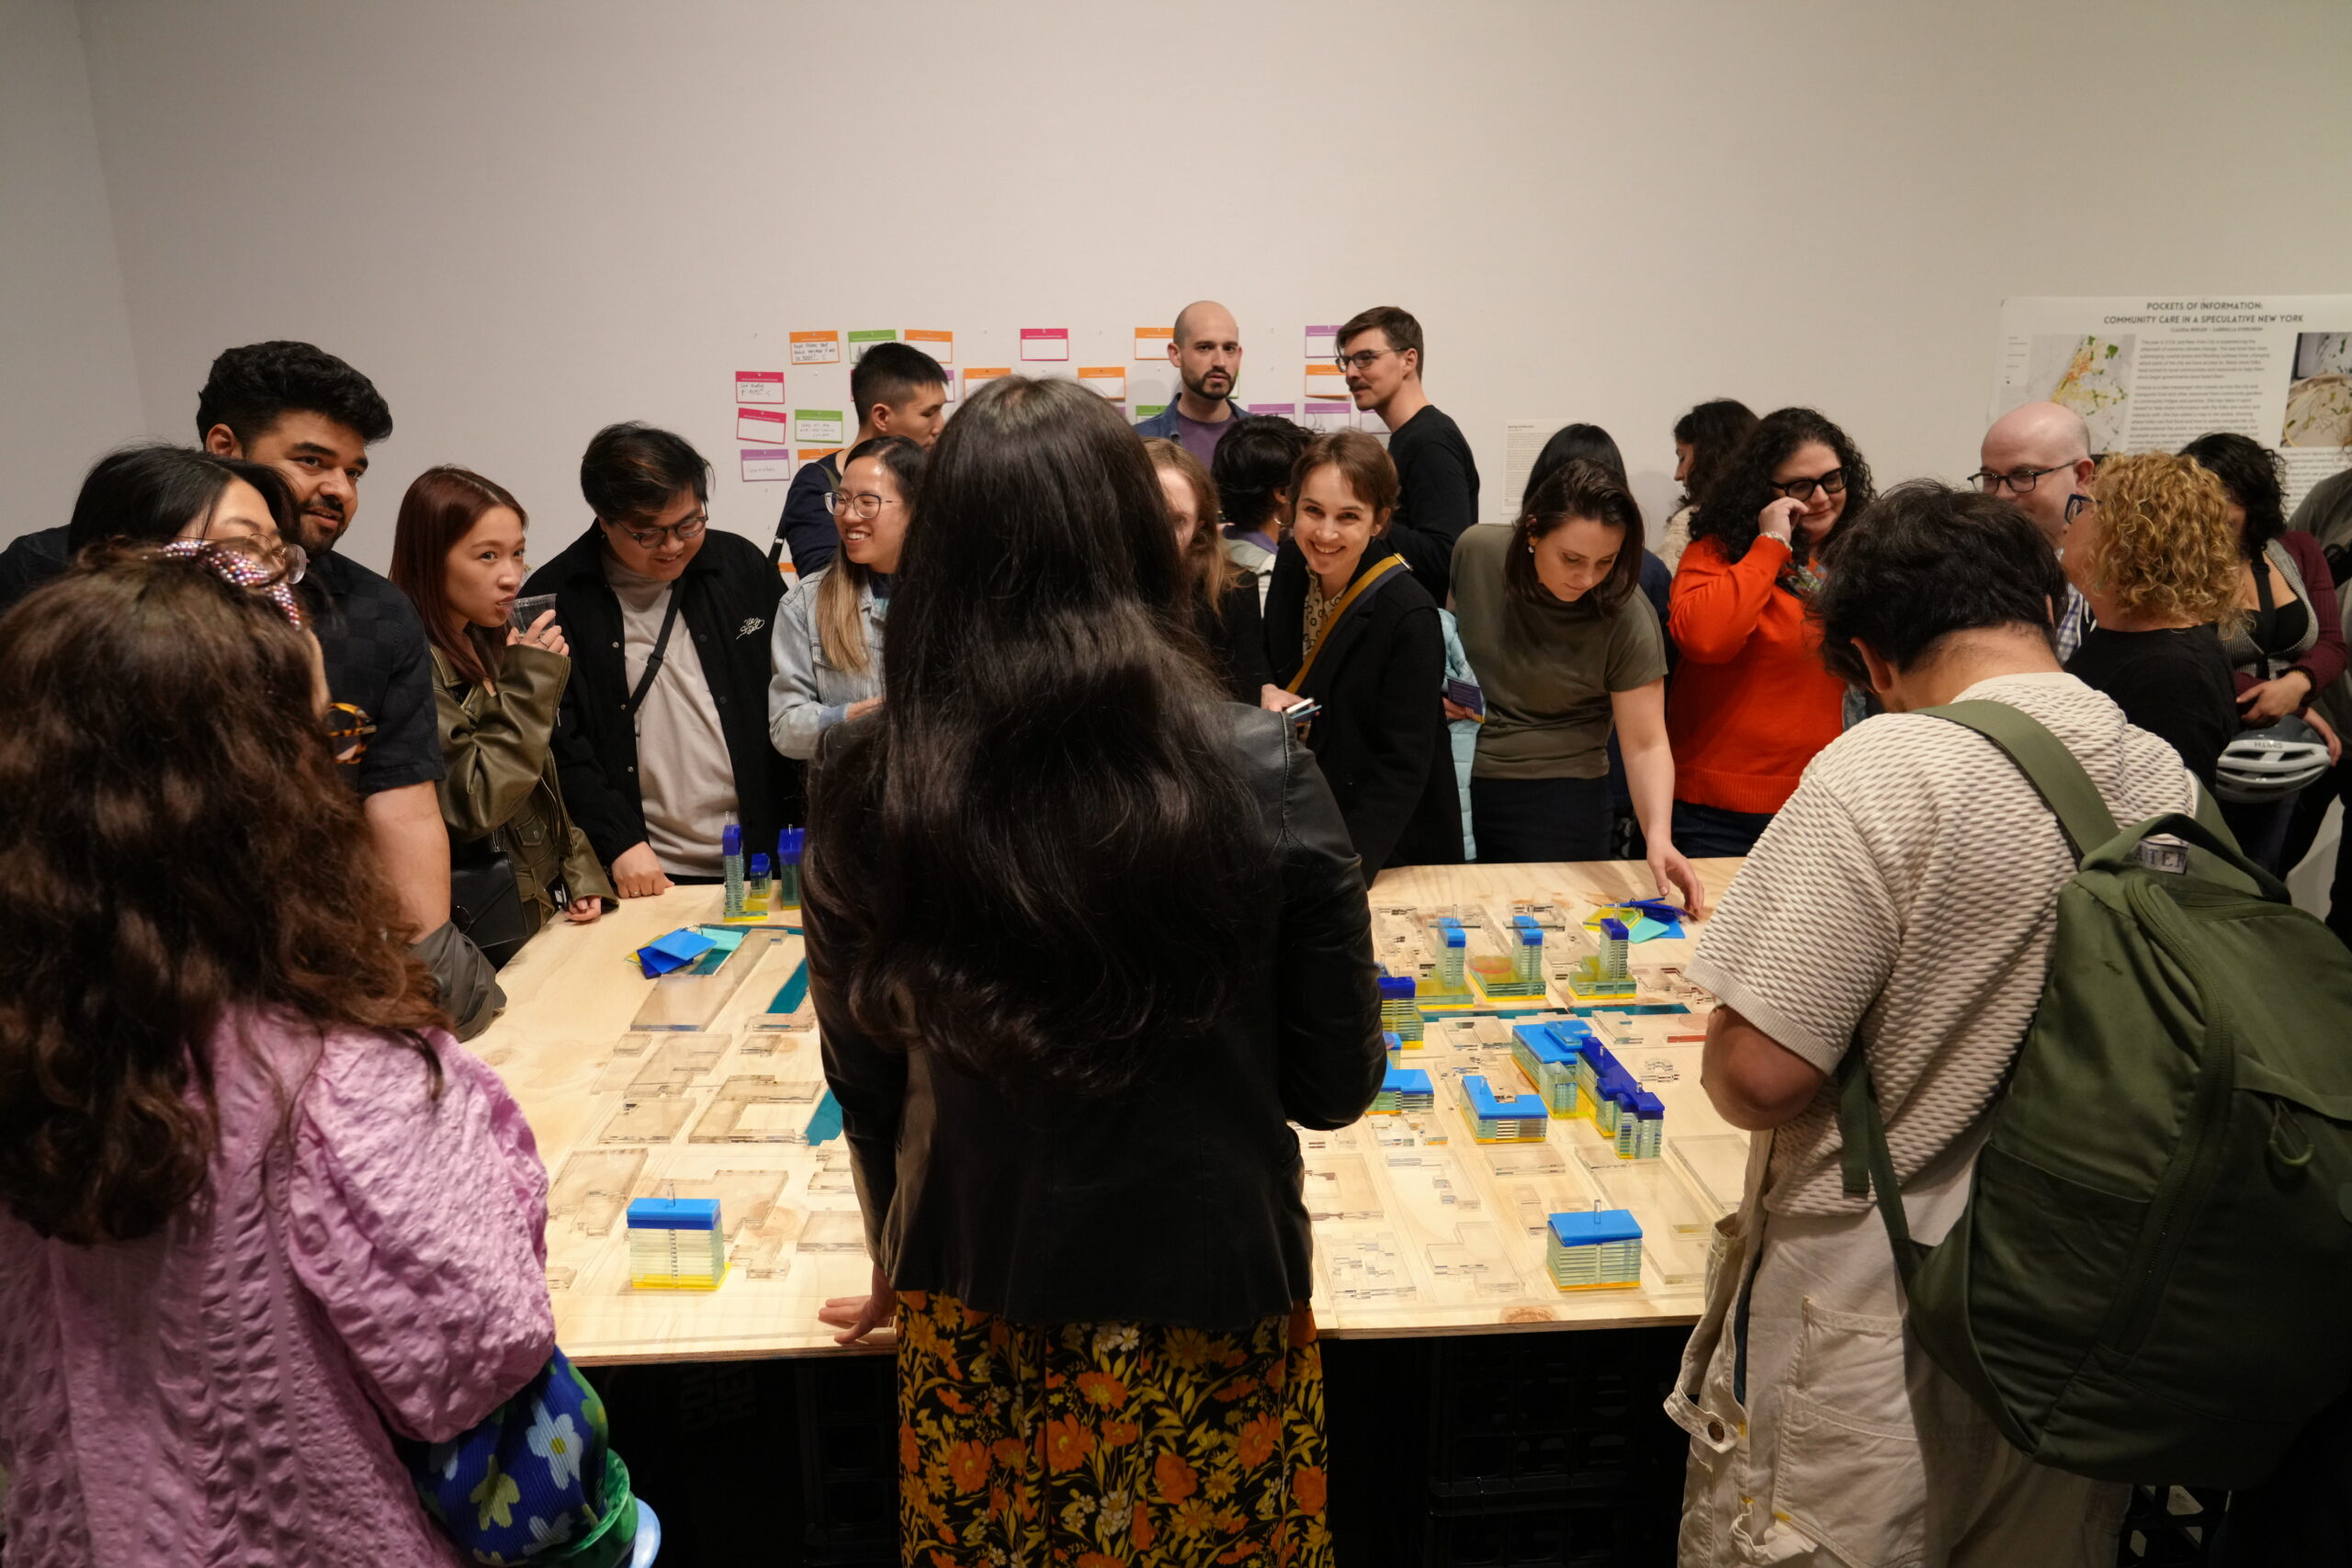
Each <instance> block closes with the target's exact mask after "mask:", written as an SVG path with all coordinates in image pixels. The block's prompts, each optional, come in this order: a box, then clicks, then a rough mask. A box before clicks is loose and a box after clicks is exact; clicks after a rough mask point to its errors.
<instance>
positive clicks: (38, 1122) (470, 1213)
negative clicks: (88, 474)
mask: <svg viewBox="0 0 2352 1568" xmlns="http://www.w3.org/2000/svg"><path fill="white" fill-rule="evenodd" d="M325 690H326V687H325V674H324V671H323V669H322V665H321V663H320V660H319V654H318V648H317V645H316V644H315V643H314V642H313V641H311V639H310V638H309V637H306V636H305V635H304V632H303V629H302V627H301V625H300V611H299V610H297V608H296V607H295V603H294V600H293V597H292V595H291V594H289V593H288V592H286V590H285V588H284V585H283V583H282V582H279V581H274V580H272V578H271V574H270V573H269V572H268V571H267V570H254V557H253V556H250V555H243V554H239V553H238V552H235V551H232V550H230V549H227V548H225V547H220V546H217V545H209V544H193V543H183V544H173V545H167V546H164V547H159V548H152V549H148V550H145V551H141V552H134V553H123V552H118V553H117V554H115V555H114V556H112V557H110V558H101V559H100V560H99V561H98V562H96V564H95V565H86V566H85V567H83V568H80V569H77V570H71V571H69V572H68V573H67V574H66V575H65V576H64V577H63V578H62V579H61V580H59V581H55V582H52V583H51V584H49V585H47V586H45V587H43V588H41V589H40V590H38V591H36V592H33V593H32V594H30V595H28V597H27V598H26V599H25V601H24V602H23V603H22V604H18V605H17V608H16V609H15V610H13V611H11V612H10V613H9V614H8V615H7V616H6V617H5V618H4V619H0V798H5V799H6V800H7V801H8V803H9V808H8V810H7V811H6V812H5V813H0V875H5V877H6V882H7V886H8V889H9V896H8V897H7V898H6V899H5V900H0V963H5V964H6V973H7V976H8V984H7V986H6V989H5V991H0V1369H6V1371H5V1374H0V1467H5V1468H6V1471H7V1472H8V1479H9V1483H10V1495H9V1499H8V1539H7V1560H8V1561H9V1562H26V1563H33V1562H39V1563H44V1564H50V1563H55V1564H63V1565H67V1568H76V1565H85V1564H98V1563H118V1562H121V1563H129V1562H347V1561H350V1560H351V1559H352V1557H353V1555H354V1551H355V1545H354V1543H355V1541H364V1542H365V1551H364V1555H365V1556H366V1557H367V1558H368V1561H369V1562H378V1563H387V1564H399V1565H401V1568H423V1565H426V1564H434V1565H439V1568H447V1565H448V1564H451V1563H454V1562H458V1561H459V1559H458V1556H457V1555H456V1553H455V1552H454V1551H453V1549H452V1548H451V1546H450V1545H449V1543H448V1542H447V1540H444V1539H442V1537H441V1536H440V1534H439V1533H438V1532H437V1531H436V1529H435V1525H434V1523H433V1521H432V1520H431V1519H430V1518H428V1517H427V1516H426V1514H425V1511H424V1507H423V1506H421V1505H420V1503H419V1501H418V1498H417V1495H416V1493H415V1490H414V1488H413V1485H412V1483H411V1481H410V1478H409V1473H408V1472H407V1471H406V1470H405V1469H404V1467H403V1464H402V1461H401V1458H400V1457H399V1456H398V1455H397V1454H396V1452H395V1450H394V1447H393V1434H394V1433H395V1432H397V1433H399V1434H400V1435H401V1436H402V1437H405V1438H412V1439H416V1440H420V1441H424V1442H438V1441H442V1440H445V1439H447V1438H452V1437H454V1436H456V1435H457V1434H458V1433H459V1432H461V1431H464V1430H465V1429H467V1428H468V1427H471V1426H473V1425H474V1424H475V1423H476V1422H478V1421H480V1420H481V1419H482V1418H483V1416H485V1415H486V1414H487V1413H488V1412H489V1411H491V1410H492V1408H494V1407H495V1406H497V1405H498V1404H500V1403H501V1402H502V1401H503V1400H505V1399H506V1398H507V1397H508V1396H510V1395H511V1394H513V1393H515V1391H516V1390H517V1389H519V1388H521V1387H522V1386H524V1385H525V1384H526V1382H529V1381H530V1380H531V1379H532V1378H533V1377H534V1376H535V1375H536V1374H537V1373H538V1372H539V1371H541V1369H542V1368H543V1367H544V1366H545V1365H546V1364H547V1362H548V1357H549V1354H550V1352H551V1350H552V1348H553V1346H554V1322H553V1316H552V1314H551V1313H550V1312H549V1310H548V1293H547V1281H546V1277H545V1272H544V1269H545V1261H546V1259H545V1255H544V1252H543V1250H542V1242H541V1233H542V1230H543V1228H544V1224H545V1218H546V1215H545V1206H544V1196H545V1193H546V1190H547V1177H546V1173H545V1172H544V1171H543V1170H542V1169H541V1168H540V1166H539V1161H538V1157H537V1154H536V1153H535V1152H534V1150H533V1145H532V1141H531V1133H530V1129H529V1128H528V1126H526V1124H525V1122H524V1120H523V1114H522V1112H521V1111H520V1110H518V1109H517V1108H516V1107H515V1102H514V1101H513V1100H511V1099H510V1098H509V1097H508V1095H507V1093H506V1090H505V1089H504V1087H503V1085H501V1084H500V1082H499V1080H498V1077H497V1076H496V1075H495V1074H493V1073H492V1072H491V1071H490V1069H489V1068H487V1067H484V1066H481V1064H480V1063H479V1062H477V1061H475V1060H474V1058H473V1057H471V1056H469V1055H467V1054H466V1053H465V1052H464V1051H463V1050H462V1049H460V1048H459V1047H458V1045H457V1043H455V1042H454V1041H452V1040H451V1039H450V1038H449V1036H448V1035H447V1033H446V1032H444V1031H445V1029H446V1020H445V1019H444V1018H443V1016H442V1014H441V1012H440V1010H438V1008H437V1007H436V1006H435V1002H434V998H433V991H432V987H431V984H430V982H429V981H428V979H427V978H426V976H425V972H424V969H423V968H422V967H421V966H420V965H418V964H416V963H415V962H414V961H413V960H412V959H411V958H410V957H409V956H408V955H407V953H405V952H404V951H403V950H402V948H401V945H400V942H399V940H398V939H397V938H396V937H394V936H392V935H390V934H388V933H390V932H393V931H399V930H401V928H402V926H403V925H404V923H405V922H404V920H403V918H402V916H401V909H400V906H399V903H398V901H397V898H396V897H395V895H394V893H393V891H392V888H391V886H390V881H389V879H388V877H387V875H386V873H385V869H384V867H383V866H382V865H380V864H379V863H378V861H377V859H376V853H375V851H374V849H373V847H372V840H370V838H369V836H368V831H367V828H366V824H365V823H364V821H363V820H362V818H361V814H360V807H359V802H358V801H357V799H356V798H355V797H354V795H352V793H351V791H350V790H349V789H348V788H346V787H345V785H344V784H342V783H341V781H339V780H338V779H337V778H336V776H335V766H334V759H333V757H332V756H330V755H329V750H328V740H327V739H326V736H325V734H324V732H323V728H322V709H323V705H324V703H325Z"/></svg>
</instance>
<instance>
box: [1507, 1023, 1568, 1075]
mask: <svg viewBox="0 0 2352 1568" xmlns="http://www.w3.org/2000/svg"><path fill="white" fill-rule="evenodd" d="M1511 1034H1512V1036H1513V1037H1514V1038H1516V1039H1517V1040H1518V1041H1519V1043H1521V1044H1522V1045H1524V1046H1526V1047H1527V1049H1528V1052H1529V1054H1530V1055H1533V1056H1534V1058H1535V1059H1536V1060H1537V1061H1539V1062H1557V1063H1560V1064H1562V1065H1566V1063H1567V1062H1568V1061H1569V1060H1570V1059H1571V1058H1572V1057H1573V1056H1574V1055H1575V1053H1574V1052H1572V1051H1570V1050H1569V1049H1568V1048H1567V1047H1566V1046H1565V1045H1563V1044H1561V1043H1560V1042H1559V1041H1558V1040H1557V1039H1556V1038H1555V1036H1554V1035H1553V1033H1552V1031H1551V1030H1550V1029H1549V1028H1547V1027H1545V1026H1544V1025H1543V1024H1540V1023H1520V1024H1514V1025H1512V1026H1511Z"/></svg>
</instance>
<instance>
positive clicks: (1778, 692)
mask: <svg viewBox="0 0 2352 1568" xmlns="http://www.w3.org/2000/svg"><path fill="white" fill-rule="evenodd" d="M1870 503H1871V470H1870V465H1869V464H1868V463H1865V462H1864V461H1862V455H1861V453H1860V451H1858V450H1856V449H1855V446H1854V444H1853V442H1851V441H1850V440H1849V439H1848V438H1847V435H1846V433H1845V432H1844V431H1842V430H1840V429H1838V427H1837V426H1836V425H1834V424H1832V423H1829V422H1828V421H1827V420H1826V419H1824V418H1822V416H1821V415H1819V414H1817V413H1815V412H1814V411H1813V410H1811V409H1801V408H1788V409H1779V410H1775V411H1774V412H1771V413H1769V414H1767V415H1765V416H1764V418H1763V419H1762V420H1760V421H1758V423H1757V426H1756V429H1755V431H1754V432H1753V433H1752V434H1750V435H1749V436H1748V438H1747V440H1746V441H1745V442H1743V443H1741V445H1740V447H1739V450H1738V451H1737V452H1736V454H1734V455H1733V457H1732V458H1731V461H1730V462H1729V464H1727V465H1726V466H1725V468H1724V471H1723V474H1722V477H1721V478H1720V479H1718V480H1717V481H1716V483H1715V485H1714V486H1713V489H1712V490H1711V491H1709V493H1708V494H1707V496H1706V497H1705V498H1704V504H1702V506H1701V507H1700V509H1699V511H1698V513H1696V514H1695V515H1694V516H1693V517H1692V518H1691V547H1690V548H1689V549H1687V550H1685V551H1684V552H1683V554H1682V563H1681V565H1680V567H1679V568H1678V569H1677V570H1676V572H1675V575H1674V597H1673V608H1672V612H1671V614H1670V615H1668V620H1667V629H1668V633H1669V634H1670V635H1671V636H1672V637H1673V639H1674V646H1675V648H1676V649H1677V650H1678V651H1679V653H1680V655H1681V663H1680V665H1679V668H1678V669H1677V671H1675V678H1674V682H1673V685H1672V689H1671V690H1670V691H1668V694H1667V705H1666V724H1667V733H1668V737H1669V738H1670V739H1672V741H1673V743H1674V773H1675V789H1674V841H1675V844H1676V845H1677V847H1679V849H1680V850H1681V851H1682V852H1683V853H1685V854H1690V855H1744V854H1746V853H1747V852H1748V851H1749V850H1750V849H1751V848H1753V847H1754V846H1755V843H1756V840H1758V838H1759V837H1761V836H1762V834H1763V832H1764V829H1765V827H1766V825H1767V824H1769V823H1770V821H1771V820H1772V814H1773V813H1774V812H1776V811H1778V810H1780V808H1781V804H1782V803H1783V802H1785V801H1786V800H1787V799H1788V798H1789V795H1791V793H1792V792H1793V791H1794V790H1795V789H1796V787H1797V777H1798V775H1799V774H1801V773H1804V765H1805V764H1806V763H1807V762H1809V761H1812V760H1813V754H1814V753H1815V752H1816V751H1818V750H1821V749H1822V748H1823V747H1824V746H1826V745H1828V744H1829V743H1830V742H1831V741H1832V740H1835V739H1837V738H1838V731H1839V730H1840V729H1841V728H1843V726H1844V717H1845V714H1844V710H1845V702H1846V688H1845V685H1844V683H1843V682H1840V681H1838V679H1837V678H1836V677H1835V676H1833V675H1831V674H1830V673H1829V672H1828V671H1826V670H1824V669H1823V668H1822V665H1821V659H1820V649H1821V631H1820V628H1819V627H1818V626H1815V625H1814V624H1813V622H1812V619H1811V617H1809V616H1808V615H1806V613H1805V610H1806V604H1807V603H1808V601H1809V600H1810V599H1811V597H1812V594H1813V590H1814V588H1815V585H1817V584H1818V582H1819V581H1820V577H1819V570H1818V568H1817V566H1816V564H1815V563H1816V562H1817V561H1818V560H1819V558H1820V553H1821V547H1822V546H1823V545H1824V544H1825V543H1826V541H1827V540H1828V538H1829V536H1830V534H1831V533H1832V532H1833V531H1834V530H1835V529H1836V528H1837V526H1838V524H1839V523H1840V522H1841V521H1842V520H1844V519H1845V518H1847V517H1849V516H1856V515H1859V514H1860V513H1861V511H1862V510H1863V508H1865V507H1867V506H1869V505H1870Z"/></svg>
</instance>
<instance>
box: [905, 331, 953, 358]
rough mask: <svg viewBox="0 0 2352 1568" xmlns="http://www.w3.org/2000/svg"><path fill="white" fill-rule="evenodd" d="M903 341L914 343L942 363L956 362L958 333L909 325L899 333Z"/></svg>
mask: <svg viewBox="0 0 2352 1568" xmlns="http://www.w3.org/2000/svg"><path fill="white" fill-rule="evenodd" d="M899 337H900V339H901V341H903V342H906V343H909V344H913V345H914V346H915V347H917V348H919V349H922V351H923V352H924V353H925V354H928V355H931V356H932V357H933V359H936V360H938V361H939V362H940V363H941V364H942V365H953V364H955V363H956V334H955V333H937V332H929V331H926V330H924V329H923V328H922V327H909V328H908V329H907V330H906V331H905V332H903V333H899Z"/></svg>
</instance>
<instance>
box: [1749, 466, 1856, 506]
mask: <svg viewBox="0 0 2352 1568" xmlns="http://www.w3.org/2000/svg"><path fill="white" fill-rule="evenodd" d="M1766 482H1767V483H1769V484H1770V486H1771V487H1772V488H1773V489H1774V490H1775V491H1779V492H1780V493H1781V494H1782V495H1785V496H1787V497H1788V498H1789V499H1790V500H1791V501H1811V500H1812V499H1813V492H1814V491H1821V493H1822V494H1824V495H1843V494H1845V493H1846V470H1845V469H1843V468H1832V469H1830V470H1829V471H1828V472H1827V473H1826V474H1823V475H1822V476H1821V477H1820V478H1818V479H1790V480H1788V481H1787V482H1786V483H1783V482H1781V480H1779V479H1770V480H1767V481H1766Z"/></svg>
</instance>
